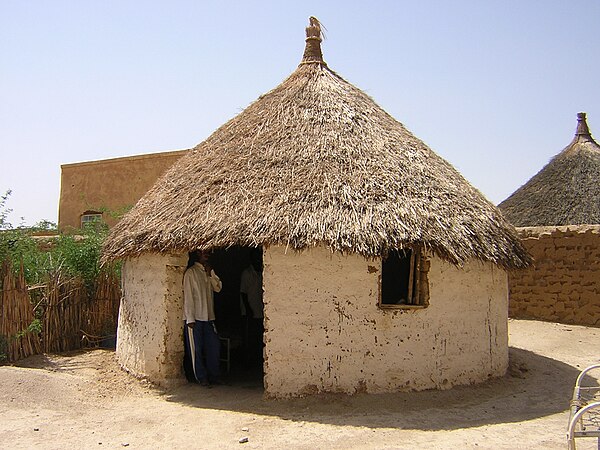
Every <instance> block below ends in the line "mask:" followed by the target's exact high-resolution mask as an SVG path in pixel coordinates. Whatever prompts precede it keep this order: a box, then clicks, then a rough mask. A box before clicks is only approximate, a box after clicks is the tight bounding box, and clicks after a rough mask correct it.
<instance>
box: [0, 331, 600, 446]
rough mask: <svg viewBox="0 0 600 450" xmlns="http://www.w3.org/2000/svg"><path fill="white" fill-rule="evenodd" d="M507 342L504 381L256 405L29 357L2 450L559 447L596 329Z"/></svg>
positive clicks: (8, 384)
mask: <svg viewBox="0 0 600 450" xmlns="http://www.w3.org/2000/svg"><path fill="white" fill-rule="evenodd" d="M509 332H510V359H511V363H510V369H509V373H508V374H507V375H506V376H505V377H503V378H499V379H495V380H491V381H488V382H486V383H483V384H479V385H473V386H462V387H455V388H453V389H450V390H447V391H425V392H416V393H397V394H386V395H363V394H361V395H356V396H352V397H347V396H338V395H335V396H329V395H325V396H316V397H311V398H303V399H295V400H285V401H282V400H277V401H274V400H265V399H263V392H262V387H261V385H260V383H259V382H257V381H256V380H255V381H254V382H247V383H238V382H233V381H232V383H231V385H226V386H215V387H213V388H211V389H207V388H204V387H201V386H199V385H193V384H185V385H183V386H180V387H177V388H172V389H170V390H167V391H161V390H157V389H155V388H153V387H152V386H149V385H148V384H147V383H144V382H143V381H140V380H136V379H134V378H132V377H130V376H129V375H128V374H126V373H125V372H123V371H122V370H121V369H120V368H119V366H118V365H117V363H116V362H115V359H114V352H112V351H108V350H92V351H85V352H77V353H73V354H68V355H40V356H35V357H31V358H28V359H26V360H23V361H20V362H19V363H18V364H15V365H11V366H2V367H0V448H6V449H12V448H14V449H21V448H22V449H24V448H48V449H65V448H82V449H90V448H98V449H100V448H112V449H114V448H124V447H129V448H138V449H139V448H143V449H151V448H152V449H153V448H207V449H213V448H215V449H219V448H224V449H230V448H240V449H241V448H245V449H250V448H260V449H280V448H286V449H348V448H356V449H392V448H393V449H442V448H443V449H447V448H467V449H468V448H478V449H519V448H524V449H525V448H527V449H530V448H561V449H564V448H566V438H565V436H566V433H565V430H566V425H567V421H568V415H569V413H568V407H569V401H570V398H571V395H572V389H573V384H574V382H575V379H576V377H577V375H578V373H579V371H580V370H581V369H583V368H585V367H586V366H588V365H591V364H593V363H598V362H600V329H599V328H587V327H580V326H572V325H561V324H555V323H544V322H536V321H524V320H511V321H510V323H509ZM241 438H247V439H248V441H247V442H246V443H240V442H239V440H240V439H241ZM596 445H597V444H596V440H595V439H588V440H587V441H583V440H582V442H581V444H578V448H597V447H596Z"/></svg>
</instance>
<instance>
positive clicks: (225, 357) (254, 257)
mask: <svg viewBox="0 0 600 450" xmlns="http://www.w3.org/2000/svg"><path fill="white" fill-rule="evenodd" d="M253 261H254V263H255V265H259V266H260V269H259V270H260V273H262V248H252V247H241V246H235V247H230V248H227V249H217V250H215V251H213V252H212V254H211V257H210V263H211V265H212V267H213V268H214V270H215V273H216V274H217V275H218V276H219V278H220V279H221V281H222V283H223V287H222V289H221V292H219V293H215V316H216V325H217V331H218V334H219V338H220V341H221V371H222V374H223V378H224V380H226V381H228V382H229V383H231V384H244V385H248V384H250V385H253V386H255V387H261V388H262V386H263V333H264V331H263V320H262V318H260V319H256V318H253V317H252V314H244V315H243V314H242V313H243V312H245V311H244V310H245V309H247V308H244V307H243V306H242V304H243V303H242V300H241V296H240V282H241V278H242V273H243V271H244V269H246V268H247V267H249V266H250V265H251V264H252V263H253ZM261 292H262V283H261ZM244 300H246V299H245V298H244ZM245 304H246V305H248V304H247V303H245ZM260 315H261V316H262V313H261V314H260Z"/></svg>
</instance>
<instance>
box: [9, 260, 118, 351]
mask: <svg viewBox="0 0 600 450" xmlns="http://www.w3.org/2000/svg"><path fill="white" fill-rule="evenodd" d="M0 277H2V290H0V337H2V338H3V339H4V340H5V341H6V342H5V347H6V348H5V349H2V348H1V347H0V353H2V352H4V353H5V356H6V359H7V360H8V361H9V362H10V361H17V360H19V359H22V358H26V357H28V356H31V355H35V354H39V353H41V352H45V353H51V352H65V351H69V350H75V349H80V348H82V347H95V346H97V345H98V344H100V343H101V342H102V341H103V340H104V339H107V338H108V339H110V338H112V337H114V336H115V334H116V329H117V317H118V312H119V311H118V310H119V303H120V298H121V289H120V286H119V280H118V278H117V277H116V276H115V275H112V274H107V273H104V274H101V275H100V276H99V277H98V279H97V280H96V282H95V291H94V292H93V294H92V295H90V293H89V292H88V291H87V289H86V287H85V285H84V283H83V281H82V280H81V279H79V278H73V277H65V276H64V274H63V273H61V272H60V271H54V272H52V273H49V274H48V278H47V280H46V281H45V283H43V284H41V285H39V286H35V287H34V288H28V287H27V284H26V283H25V278H24V275H23V268H22V267H21V269H20V271H19V275H18V276H14V274H13V269H12V267H11V265H10V263H9V262H8V261H5V262H4V264H3V265H2V267H1V268H0ZM32 293H33V295H31V294H32ZM36 317H37V318H38V319H39V321H40V324H41V333H39V332H38V331H37V330H35V329H31V328H30V325H31V324H32V323H33V321H34V319H35V318H36Z"/></svg>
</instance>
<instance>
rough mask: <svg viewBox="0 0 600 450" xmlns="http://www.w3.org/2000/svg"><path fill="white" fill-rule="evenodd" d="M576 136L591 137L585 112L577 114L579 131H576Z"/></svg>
mask: <svg viewBox="0 0 600 450" xmlns="http://www.w3.org/2000/svg"><path fill="white" fill-rule="evenodd" d="M575 136H591V134H590V129H589V127H588V124H587V120H586V114H585V113H584V112H580V113H577V130H576V131H575Z"/></svg>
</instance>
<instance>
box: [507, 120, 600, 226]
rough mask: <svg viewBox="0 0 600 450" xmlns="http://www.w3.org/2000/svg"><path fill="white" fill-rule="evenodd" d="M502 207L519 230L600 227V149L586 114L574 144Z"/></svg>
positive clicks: (578, 127) (578, 123)
mask: <svg viewBox="0 0 600 450" xmlns="http://www.w3.org/2000/svg"><path fill="white" fill-rule="evenodd" d="M499 207H500V209H501V210H502V212H503V213H504V216H505V217H506V218H507V219H508V220H510V221H511V222H512V223H513V224H514V225H515V226H518V227H534V226H555V225H582V224H586V225H592V224H600V146H599V145H598V144H597V143H596V142H595V141H594V139H593V138H592V135H591V134H590V130H589V128H588V125H587V122H586V115H585V113H579V114H577V131H576V132H575V137H574V138H573V141H572V142H571V143H570V144H569V145H568V146H567V147H566V148H565V149H564V150H563V151H562V152H560V153H559V154H558V155H556V156H555V157H554V158H552V160H551V161H550V162H549V163H548V164H547V165H546V166H544V168H543V169H542V170H540V171H539V172H538V173H537V174H536V175H535V176H534V177H533V178H531V180H529V181H528V182H527V183H525V184H524V185H523V186H521V187H520V188H519V189H517V190H516V191H515V192H514V193H513V194H512V195H511V196H510V197H508V198H507V199H506V200H504V201H503V202H502V203H500V205H499Z"/></svg>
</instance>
